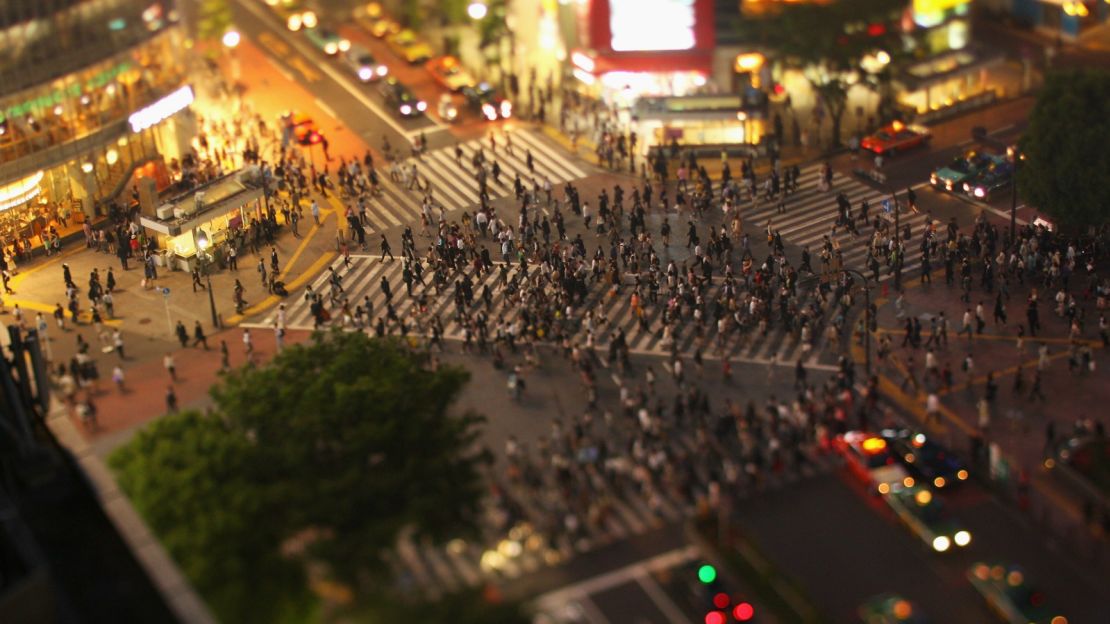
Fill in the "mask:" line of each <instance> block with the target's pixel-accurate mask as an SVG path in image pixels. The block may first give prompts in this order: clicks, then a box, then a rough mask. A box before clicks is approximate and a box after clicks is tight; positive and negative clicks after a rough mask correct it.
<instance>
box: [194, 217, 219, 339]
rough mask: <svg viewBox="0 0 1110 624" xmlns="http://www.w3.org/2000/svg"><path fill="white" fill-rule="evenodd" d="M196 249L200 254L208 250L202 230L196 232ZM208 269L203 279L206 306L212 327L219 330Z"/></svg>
mask: <svg viewBox="0 0 1110 624" xmlns="http://www.w3.org/2000/svg"><path fill="white" fill-rule="evenodd" d="M197 247H200V252H201V253H202V254H204V253H205V250H207V249H208V234H206V233H205V232H204V230H197ZM205 255H207V254H205ZM210 268H211V267H210V266H209V267H206V268H205V271H204V279H205V282H206V283H207V285H208V289H207V290H208V306H209V308H210V309H211V311H212V327H215V328H216V329H220V317H219V315H218V314H216V296H215V295H213V294H212V271H211V270H210Z"/></svg>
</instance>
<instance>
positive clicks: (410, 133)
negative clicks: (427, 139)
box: [405, 113, 448, 140]
mask: <svg viewBox="0 0 1110 624" xmlns="http://www.w3.org/2000/svg"><path fill="white" fill-rule="evenodd" d="M425 117H427V118H428V119H431V120H432V121H435V118H434V117H432V116H431V115H428V114H426V113H425ZM447 130H448V128H447V126H440V125H437V126H435V127H432V128H423V129H421V130H409V131H408V132H406V133H405V138H406V139H409V140H412V139H415V138H416V137H418V136H420V133H421V132H423V133H424V134H426V135H427V134H435V133H436V132H447Z"/></svg>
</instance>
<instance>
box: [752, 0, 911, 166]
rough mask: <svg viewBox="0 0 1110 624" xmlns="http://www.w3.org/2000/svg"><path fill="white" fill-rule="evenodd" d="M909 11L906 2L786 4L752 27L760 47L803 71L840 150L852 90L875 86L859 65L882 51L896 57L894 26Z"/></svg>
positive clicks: (872, 0) (897, 45)
mask: <svg viewBox="0 0 1110 624" xmlns="http://www.w3.org/2000/svg"><path fill="white" fill-rule="evenodd" d="M905 7H906V3H905V0H854V1H853V2H833V3H800V4H787V5H784V6H783V7H782V9H781V11H780V13H779V14H778V15H777V16H775V17H771V18H765V19H760V20H753V21H750V22H748V26H749V27H750V33H751V35H752V36H753V37H754V38H755V40H756V41H759V42H760V43H762V44H763V45H764V46H766V47H767V48H768V49H773V50H775V51H777V52H778V53H779V54H780V56H781V57H782V59H783V60H784V62H785V63H786V64H787V65H788V66H792V67H795V68H797V69H800V70H802V72H803V74H804V75H805V77H806V79H807V80H808V81H809V83H810V85H811V86H812V88H813V90H814V92H815V93H816V94H817V97H818V98H819V100H820V101H821V103H822V104H823V106H824V108H825V110H826V112H828V115H829V118H830V120H831V122H832V141H833V145H834V146H839V145H840V127H841V122H842V120H843V117H844V112H845V110H846V108H847V104H848V91H849V89H850V88H851V86H852V84H853V83H854V82H856V81H860V80H862V81H863V83H864V84H869V85H870V86H874V84H872V83H873V82H876V80H874V77H872V76H867V75H866V74H865V72H863V71H862V70H861V69H860V63H861V61H862V60H863V59H864V57H866V56H867V55H869V54H875V53H876V52H878V51H880V50H881V51H883V52H886V53H887V54H888V55H889V56H890V57H892V58H893V57H896V56H897V55H898V52H899V51H900V50H901V47H902V42H901V40H900V35H899V33H898V32H897V30H896V26H897V24H898V18H899V17H900V15H901V12H902V11H903V10H905Z"/></svg>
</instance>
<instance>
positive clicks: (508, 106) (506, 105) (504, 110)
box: [501, 100, 513, 118]
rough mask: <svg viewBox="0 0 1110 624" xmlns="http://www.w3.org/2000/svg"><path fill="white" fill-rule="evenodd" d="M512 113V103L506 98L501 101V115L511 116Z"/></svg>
mask: <svg viewBox="0 0 1110 624" xmlns="http://www.w3.org/2000/svg"><path fill="white" fill-rule="evenodd" d="M512 114H513V103H512V102H510V101H508V100H502V101H501V116H502V117H506V118H507V117H511V116H512Z"/></svg>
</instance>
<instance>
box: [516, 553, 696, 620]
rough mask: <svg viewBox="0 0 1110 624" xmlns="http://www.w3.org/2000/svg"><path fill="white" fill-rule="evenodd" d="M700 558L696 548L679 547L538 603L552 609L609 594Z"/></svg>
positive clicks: (578, 585) (559, 592) (548, 596)
mask: <svg viewBox="0 0 1110 624" xmlns="http://www.w3.org/2000/svg"><path fill="white" fill-rule="evenodd" d="M699 555H700V553H699V551H698V549H697V547H696V546H686V547H685V548H676V549H675V550H672V551H670V552H665V553H663V554H661V555H656V556H654V557H652V558H650V559H645V560H643V561H637V562H636V563H633V564H631V565H627V566H625V567H623V568H620V569H617V570H613V571H611V572H606V573H605V574H600V575H598V576H595V577H593V578H590V579H586V580H585V581H581V582H578V583H575V584H573V585H567V586H566V587H563V588H562V589H557V590H555V591H553V592H549V593H547V594H544V595H543V596H540V597H539V598H537V599H536V604H538V605H540V606H541V607H544V606H552V607H557V606H559V605H562V604H566V603H567V602H569V601H571V600H575V599H578V600H580V599H582V598H585V597H586V596H589V595H590V594H596V593H598V592H601V591H605V590H606V589H609V588H610V587H616V586H617V585H620V584H622V583H627V582H628V581H630V580H633V579H635V578H636V577H637V576H641V575H644V574H650V573H651V572H654V571H656V570H663V569H666V568H673V567H675V566H679V565H682V564H684V563H686V562H687V561H692V560H694V559H697V558H698V556H699Z"/></svg>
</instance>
